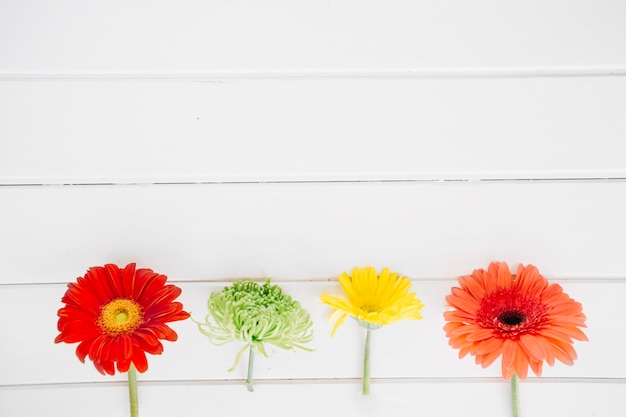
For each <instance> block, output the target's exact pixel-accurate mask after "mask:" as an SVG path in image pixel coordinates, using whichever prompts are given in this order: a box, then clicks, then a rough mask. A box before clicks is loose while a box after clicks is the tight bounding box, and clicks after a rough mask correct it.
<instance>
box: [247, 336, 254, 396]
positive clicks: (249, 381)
mask: <svg viewBox="0 0 626 417" xmlns="http://www.w3.org/2000/svg"><path fill="white" fill-rule="evenodd" d="M253 371H254V349H253V348H252V345H250V356H249V357H248V377H247V378H246V387H248V391H250V392H252V391H254V388H253V387H252V372H253Z"/></svg>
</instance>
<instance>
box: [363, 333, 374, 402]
mask: <svg viewBox="0 0 626 417" xmlns="http://www.w3.org/2000/svg"><path fill="white" fill-rule="evenodd" d="M366 332H367V335H366V336H365V355H364V358H363V395H369V394H370V339H371V337H372V331H371V330H370V329H367V330H366Z"/></svg>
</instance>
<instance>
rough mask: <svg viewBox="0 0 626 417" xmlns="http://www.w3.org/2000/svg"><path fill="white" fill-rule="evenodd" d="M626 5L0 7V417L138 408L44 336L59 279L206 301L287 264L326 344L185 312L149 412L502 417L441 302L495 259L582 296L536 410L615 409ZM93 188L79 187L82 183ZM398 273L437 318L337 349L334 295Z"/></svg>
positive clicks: (537, 387) (342, 334) (284, 274)
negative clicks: (267, 340)
mask: <svg viewBox="0 0 626 417" xmlns="http://www.w3.org/2000/svg"><path fill="white" fill-rule="evenodd" d="M624 21H626V3H625V2H623V1H621V0H598V1H594V2H586V1H577V0H554V1H550V2H546V1H540V0H528V1H525V2H523V3H518V4H512V3H506V2H502V1H496V0H475V1H472V2H466V1H461V0H458V1H453V2H442V1H434V0H433V1H431V0H425V1H420V2H415V1H411V0H389V1H385V2H380V1H377V0H330V1H327V0H324V1H319V0H310V1H305V2H297V3H296V2H293V1H291V0H264V1H261V2H259V1H256V0H239V1H232V0H228V1H222V0H214V1H205V0H189V1H186V2H184V3H181V2H176V3H175V2H171V1H168V0H157V1H146V0H137V1H133V2H123V1H121V0H110V1H107V2H101V3H99V4H94V3H89V4H86V3H84V2H81V1H78V0H60V1H57V2H55V3H54V5H52V4H44V3H43V2H40V1H36V0H19V1H18V0H5V1H2V2H0V51H1V52H0V332H1V334H2V335H3V337H2V342H0V369H1V370H2V371H1V372H0V416H2V417H18V416H19V417H31V416H33V417H34V416H37V417H38V416H41V415H46V416H50V417H60V416H63V417H71V416H84V415H89V416H93V417H98V416H107V417H108V416H111V415H127V413H128V397H127V392H126V384H125V382H124V379H125V378H124V375H116V376H115V377H104V376H101V375H100V374H98V373H97V371H96V370H95V368H94V367H93V366H92V364H90V363H87V364H81V363H80V362H79V361H78V360H77V358H76V356H75V353H74V350H75V345H66V344H62V345H56V344H54V343H53V340H54V337H55V336H56V334H57V331H56V320H57V317H56V312H57V310H58V309H59V308H60V307H61V302H60V298H61V296H62V295H63V293H64V292H65V288H66V284H67V282H69V281H73V280H74V279H75V278H76V277H77V276H80V275H82V274H84V272H85V270H86V269H87V268H88V267H89V266H92V265H101V264H103V263H107V262H113V263H117V264H120V265H124V264H125V263H127V262H133V261H134V262H137V263H138V264H139V266H141V267H149V268H153V269H154V270H156V271H158V272H160V273H164V274H166V275H168V276H169V278H170V280H171V281H173V282H174V283H176V284H177V285H179V286H181V288H182V289H183V293H182V295H181V301H183V302H184V304H185V307H186V308H187V309H188V310H190V311H191V313H192V317H194V318H201V317H202V316H203V315H204V314H205V309H206V304H205V303H206V299H207V297H208V296H209V294H210V293H211V292H212V291H216V290H220V289H221V288H222V287H223V286H224V285H226V284H227V282H230V281H231V280H234V279H240V278H253V279H258V280H262V279H264V278H266V277H272V278H273V280H274V281H275V282H277V283H279V284H280V285H281V286H283V288H284V289H285V290H286V292H287V293H289V294H290V295H292V296H293V297H294V298H296V299H298V300H300V301H301V302H302V303H303V305H304V306H305V307H306V308H307V309H308V310H309V311H310V312H311V314H312V317H313V321H314V326H315V327H314V331H315V339H314V341H313V343H312V345H313V347H315V349H316V350H315V351H314V352H284V351H280V350H279V351H277V352H276V353H275V354H274V355H273V356H272V357H270V358H263V357H260V358H257V365H256V366H255V387H256V390H255V392H254V393H252V394H250V393H248V392H247V391H246V390H245V387H244V385H243V378H244V375H245V363H244V362H245V361H244V362H242V363H240V365H239V366H238V367H237V369H236V370H235V371H234V372H231V373H229V372H227V369H228V368H229V367H230V366H231V365H232V361H233V359H234V356H235V353H236V352H237V350H238V348H239V346H238V345H236V344H231V345H227V346H224V347H215V346H213V345H211V344H210V343H209V341H208V339H206V338H205V337H204V336H202V335H201V334H200V333H199V332H198V331H197V329H196V327H195V326H194V324H193V322H192V321H184V322H177V323H174V324H173V327H174V328H175V330H176V331H177V332H178V333H179V335H180V339H179V340H178V341H177V342H176V343H166V344H165V351H164V354H163V355H159V356H153V357H150V359H149V361H150V369H149V371H148V372H147V373H145V374H141V375H140V378H139V380H140V383H139V391H140V393H139V398H140V412H141V415H142V416H151V417H177V416H206V415H224V416H228V415H235V416H240V415H252V414H254V415H266V414H267V415H273V416H277V417H280V416H294V415H297V416H304V417H307V416H319V415H329V416H334V415H342V416H345V417H353V416H354V417H356V416H359V417H361V416H381V415H428V416H441V417H452V416H459V415H463V416H467V417H474V416H475V417H478V416H480V417H484V416H506V415H510V411H509V405H510V396H509V395H510V393H509V385H508V384H507V383H505V382H503V381H501V378H500V377H499V373H498V364H495V365H494V366H492V367H490V368H487V369H481V368H480V367H479V366H477V365H475V364H474V362H473V360H472V359H471V358H464V359H463V360H459V359H458V358H457V352H456V351H454V350H452V349H451V348H450V347H449V346H447V340H446V338H445V335H444V332H443V330H442V326H443V324H444V323H443V317H442V313H443V311H444V310H445V309H446V305H445V296H446V294H447V293H448V292H449V291H450V287H451V286H453V285H455V284H456V279H457V277H459V276H460V275H464V274H468V273H471V271H472V270H473V269H474V268H479V267H485V266H487V264H488V263H489V262H490V261H493V260H504V261H507V262H509V264H511V265H515V264H517V263H518V262H523V263H533V264H535V265H537V266H538V267H539V269H540V270H541V272H542V273H543V274H544V275H545V276H546V277H547V278H548V279H550V280H551V281H555V282H559V283H560V284H561V285H562V286H563V287H564V289H565V291H566V292H568V293H569V294H570V295H571V296H572V297H573V298H575V299H576V300H578V301H580V302H581V303H582V304H583V306H584V311H585V313H586V314H587V317H588V320H587V324H588V328H587V329H586V333H587V334H588V336H589V339H590V340H589V342H584V343H576V344H575V348H576V350H577V352H578V360H577V361H576V363H575V365H574V366H572V367H568V366H565V365H561V364H557V366H555V367H553V368H550V367H546V369H544V376H542V377H541V378H529V379H528V380H526V381H525V382H523V383H522V385H521V399H522V414H523V415H524V416H534V417H537V416H538V417H553V416H568V417H622V416H623V414H624V412H623V410H624V409H625V408H626V399H625V397H624V395H623V391H624V386H625V385H624V384H625V383H626V360H625V359H624V355H623V352H622V351H623V346H624V344H625V341H626V340H625V337H624V335H625V334H626V327H625V326H624V324H623V323H622V320H621V311H620V309H621V305H622V304H623V300H624V298H625V297H626V257H624V254H623V253H624V245H623V237H624V236H626V220H625V219H626V217H625V216H624V213H626V199H625V198H624V196H625V195H626V188H625V187H626V182H625V179H626V164H625V163H624V158H623V155H624V149H625V147H624V138H625V137H626V119H625V118H624V110H625V103H626V78H625V77H624V75H625V74H626V49H625V48H624V43H625V40H626V25H624ZM76 184H78V185H76ZM357 265H373V266H376V267H378V268H381V267H383V266H388V267H390V268H391V269H393V270H395V271H398V272H400V273H401V274H403V275H406V276H408V277H409V278H410V279H411V280H412V282H413V286H414V289H415V291H417V294H418V297H420V298H421V299H422V300H423V301H424V303H425V304H426V306H425V307H424V310H423V315H424V319H423V320H420V321H414V322H402V323H397V324H394V325H392V326H389V327H386V328H384V329H382V330H379V331H378V332H376V333H375V334H374V336H375V337H374V339H373V341H372V343H373V345H372V376H373V384H372V396H371V397H369V398H364V397H362V396H361V394H360V392H361V388H360V383H361V381H360V377H361V371H362V365H361V363H362V362H361V361H362V350H363V343H364V340H363V338H364V335H363V332H362V329H360V328H359V327H358V326H356V325H355V323H354V322H351V321H348V322H347V323H346V324H345V325H344V326H343V327H342V328H341V329H340V330H339V332H338V333H337V334H336V335H335V337H334V338H332V339H331V338H330V335H329V333H330V329H331V325H330V324H329V323H328V322H327V318H328V314H329V311H328V308H327V307H326V306H323V305H321V304H320V302H319V295H320V294H321V293H322V292H338V291H340V289H339V286H338V284H337V281H336V277H337V275H339V274H340V273H341V272H343V271H345V270H349V269H351V268H352V267H354V266H357Z"/></svg>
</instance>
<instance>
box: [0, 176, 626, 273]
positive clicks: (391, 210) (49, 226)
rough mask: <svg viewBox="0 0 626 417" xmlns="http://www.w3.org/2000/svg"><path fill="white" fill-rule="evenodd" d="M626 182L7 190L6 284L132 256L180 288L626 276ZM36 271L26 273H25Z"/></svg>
mask: <svg viewBox="0 0 626 417" xmlns="http://www.w3.org/2000/svg"><path fill="white" fill-rule="evenodd" d="M625 187H626V183H625V182H623V181H583V182H576V181H555V182H533V181H513V182H451V183H436V182H435V183H430V182H425V183H424V182H400V183H385V182H382V183H308V184H303V183H286V184H196V185H192V184H187V185H134V186H132V185H128V186H48V187H35V186H30V187H0V233H1V235H2V239H1V240H0V245H1V248H0V262H1V263H2V270H1V271H0V282H1V283H44V282H68V281H71V280H73V279H74V278H75V277H76V276H79V275H82V274H83V273H84V271H86V269H87V268H88V267H89V266H91V265H100V264H103V263H107V262H113V263H118V264H126V263H128V262H137V263H138V264H140V265H146V266H149V267H151V268H152V269H154V270H158V271H160V272H162V273H164V274H166V275H169V276H170V277H171V278H173V279H175V280H224V279H235V278H242V277H267V276H271V277H273V278H275V279H280V280H303V281H305V280H320V279H322V280H323V279H331V278H335V277H336V276H337V275H339V274H340V273H341V272H343V271H344V270H346V269H351V268H352V267H353V266H356V265H367V264H371V265H373V266H376V267H378V268H381V267H383V266H388V267H390V268H392V269H394V270H397V271H399V272H401V273H402V274H404V275H406V276H409V277H411V278H423V279H424V278H428V279H439V278H448V279H449V278H456V277H458V276H460V275H463V274H466V273H469V272H471V271H472V270H473V269H474V268H477V267H481V266H484V265H487V264H488V263H489V262H491V261H493V260H504V261H508V262H511V263H518V262H522V263H533V264H535V265H537V266H538V267H539V268H540V269H541V270H542V271H543V272H544V273H545V274H547V275H548V276H552V277H554V278H560V279H562V278H583V279H585V278H596V279H599V278H605V279H612V278H624V277H626V261H625V258H624V256H623V254H622V252H623V248H622V247H621V245H619V244H616V242H618V241H619V239H620V236H624V235H626V220H625V217H624V212H626V201H625V200H624V198H623V196H624V193H626V188H625ZM26 265H28V267H27V268H25V266H26Z"/></svg>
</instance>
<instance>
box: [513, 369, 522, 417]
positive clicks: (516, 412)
mask: <svg viewBox="0 0 626 417" xmlns="http://www.w3.org/2000/svg"><path fill="white" fill-rule="evenodd" d="M511 402H512V405H513V417H520V416H521V414H520V412H519V381H518V379H517V374H513V377H512V378H511Z"/></svg>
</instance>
